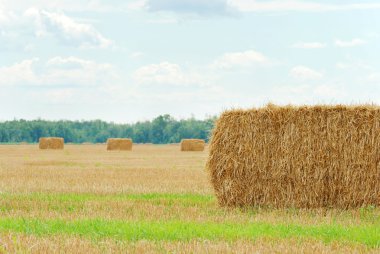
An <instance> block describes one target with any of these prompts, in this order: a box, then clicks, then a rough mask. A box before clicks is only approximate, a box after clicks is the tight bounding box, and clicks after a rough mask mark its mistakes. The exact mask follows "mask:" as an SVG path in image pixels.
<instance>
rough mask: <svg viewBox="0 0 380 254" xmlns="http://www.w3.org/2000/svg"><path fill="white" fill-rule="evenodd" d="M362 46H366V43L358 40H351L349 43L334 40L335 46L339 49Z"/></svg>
mask: <svg viewBox="0 0 380 254" xmlns="http://www.w3.org/2000/svg"><path fill="white" fill-rule="evenodd" d="M363 44H366V41H365V40H362V39H359V38H355V39H352V40H351V41H342V40H335V46H337V47H341V48H346V47H355V46H360V45H363Z"/></svg>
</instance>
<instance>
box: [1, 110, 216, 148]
mask: <svg viewBox="0 0 380 254" xmlns="http://www.w3.org/2000/svg"><path fill="white" fill-rule="evenodd" d="M215 120H216V117H210V118H208V119H206V120H196V119H194V118H190V119H184V120H176V119H174V118H173V117H171V116H170V115H161V116H158V117H157V118H155V119H153V120H152V121H143V122H137V123H134V124H116V123H108V122H105V121H101V120H94V121H67V120H63V121H45V120H40V119H39V120H31V121H29V120H13V121H6V122H0V142H1V143H19V142H28V143H36V142H38V140H39V138H40V137H49V136H51V137H63V138H64V139H65V142H66V143H83V142H91V143H104V142H106V140H107V138H110V137H113V138H132V139H133V142H135V143H154V144H165V143H178V142H180V141H181V139H183V138H199V139H204V140H206V141H208V139H209V135H210V132H211V130H212V128H213V127H214V123H215Z"/></svg>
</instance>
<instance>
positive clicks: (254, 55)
mask: <svg viewBox="0 0 380 254" xmlns="http://www.w3.org/2000/svg"><path fill="white" fill-rule="evenodd" d="M269 63H270V61H269V59H268V58H267V57H266V56H264V55H263V54H261V53H260V52H257V51H254V50H248V51H244V52H233V53H226V54H224V55H223V56H222V57H220V58H218V59H217V60H216V61H214V63H213V64H212V65H211V67H213V68H221V69H229V68H233V67H250V66H253V65H255V64H259V65H263V64H269Z"/></svg>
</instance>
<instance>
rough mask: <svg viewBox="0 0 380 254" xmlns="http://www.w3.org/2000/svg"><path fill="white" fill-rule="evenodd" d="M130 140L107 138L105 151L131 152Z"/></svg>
mask: <svg viewBox="0 0 380 254" xmlns="http://www.w3.org/2000/svg"><path fill="white" fill-rule="evenodd" d="M132 144H133V142H132V139H129V138H109V139H108V140H107V150H109V151H114V150H119V151H130V150H132Z"/></svg>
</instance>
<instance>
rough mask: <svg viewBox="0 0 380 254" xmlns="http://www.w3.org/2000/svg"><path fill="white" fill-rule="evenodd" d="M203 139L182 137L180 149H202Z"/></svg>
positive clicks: (203, 147) (203, 146)
mask: <svg viewBox="0 0 380 254" xmlns="http://www.w3.org/2000/svg"><path fill="white" fill-rule="evenodd" d="M204 149H205V141H204V140H203V139H182V141H181V151H203V150H204Z"/></svg>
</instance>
